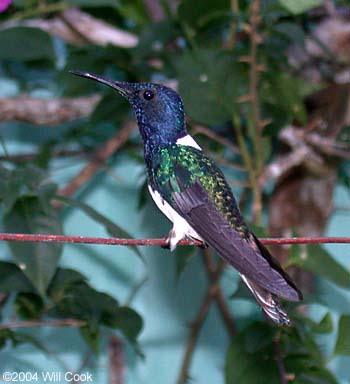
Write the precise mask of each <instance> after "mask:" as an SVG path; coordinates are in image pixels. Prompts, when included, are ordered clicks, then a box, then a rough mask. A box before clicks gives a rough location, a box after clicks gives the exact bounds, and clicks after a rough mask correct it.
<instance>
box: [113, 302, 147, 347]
mask: <svg viewBox="0 0 350 384" xmlns="http://www.w3.org/2000/svg"><path fill="white" fill-rule="evenodd" d="M108 325H109V326H111V327H114V328H118V329H120V331H121V332H122V333H123V334H124V335H125V336H126V337H127V338H128V339H129V340H130V341H131V342H135V341H136V338H137V337H138V336H139V334H140V332H141V330H142V327H143V321H142V317H141V316H140V315H139V314H138V313H137V312H135V311H134V310H133V309H131V308H129V307H119V309H118V312H117V314H116V317H115V318H114V319H110V322H109V324H108Z"/></svg>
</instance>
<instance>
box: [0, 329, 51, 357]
mask: <svg viewBox="0 0 350 384" xmlns="http://www.w3.org/2000/svg"><path fill="white" fill-rule="evenodd" d="M8 341H10V342H11V343H12V345H13V346H14V347H15V346H17V345H19V344H24V343H29V344H32V345H34V346H36V347H37V348H38V349H41V350H43V348H42V346H41V344H40V343H39V342H38V341H37V340H36V339H35V338H34V337H33V336H31V335H29V334H25V333H20V332H15V331H12V330H10V329H0V349H1V348H3V347H5V346H6V345H8ZM43 351H44V352H47V350H43Z"/></svg>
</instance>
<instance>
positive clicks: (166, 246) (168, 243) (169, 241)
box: [161, 230, 176, 251]
mask: <svg viewBox="0 0 350 384" xmlns="http://www.w3.org/2000/svg"><path fill="white" fill-rule="evenodd" d="M174 237H175V233H174V231H173V230H171V231H170V232H169V233H168V234H167V236H165V238H164V240H165V244H164V245H161V247H162V248H163V249H170V250H171V251H173V250H174V248H175V247H176V245H175V247H174V245H173V244H172V240H173V239H174Z"/></svg>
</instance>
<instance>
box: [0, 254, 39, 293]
mask: <svg viewBox="0 0 350 384" xmlns="http://www.w3.org/2000/svg"><path fill="white" fill-rule="evenodd" d="M33 291H35V288H34V286H33V285H32V284H31V283H30V281H29V280H28V279H27V278H26V276H25V275H24V274H23V272H22V271H21V270H20V268H18V267H17V265H16V264H13V263H8V262H6V261H0V292H2V293H11V292H33Z"/></svg>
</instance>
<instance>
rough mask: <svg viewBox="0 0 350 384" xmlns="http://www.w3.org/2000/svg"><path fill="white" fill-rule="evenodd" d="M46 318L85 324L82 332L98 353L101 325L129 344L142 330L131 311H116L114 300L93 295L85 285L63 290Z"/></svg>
mask: <svg viewBox="0 0 350 384" xmlns="http://www.w3.org/2000/svg"><path fill="white" fill-rule="evenodd" d="M67 280H70V279H69V278H68V279H67ZM48 315H49V316H53V317H60V318H65V317H72V318H76V319H80V320H85V321H86V322H87V326H86V327H83V328H82V329H81V331H82V334H83V336H84V337H85V338H86V340H87V341H88V343H89V345H90V346H91V347H92V348H93V349H94V350H96V349H97V344H96V343H97V340H96V338H98V333H99V327H100V326H101V325H104V326H107V327H112V328H117V329H120V330H121V332H123V333H124V335H125V336H126V337H127V338H128V339H130V340H131V341H132V342H135V339H136V337H137V336H138V334H139V332H140V331H141V329H142V319H141V317H140V316H139V315H138V314H137V313H136V312H135V311H134V310H132V309H131V308H128V307H119V304H118V302H117V301H116V300H115V299H114V298H113V297H111V296H109V295H107V294H106V293H103V292H99V291H96V290H95V289H93V288H92V287H90V286H89V285H88V284H86V283H76V284H75V285H72V286H71V287H70V288H68V287H66V289H65V295H64V296H63V297H62V299H61V300H60V301H58V302H57V303H56V305H54V306H53V307H52V308H51V309H50V310H49V311H48Z"/></svg>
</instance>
